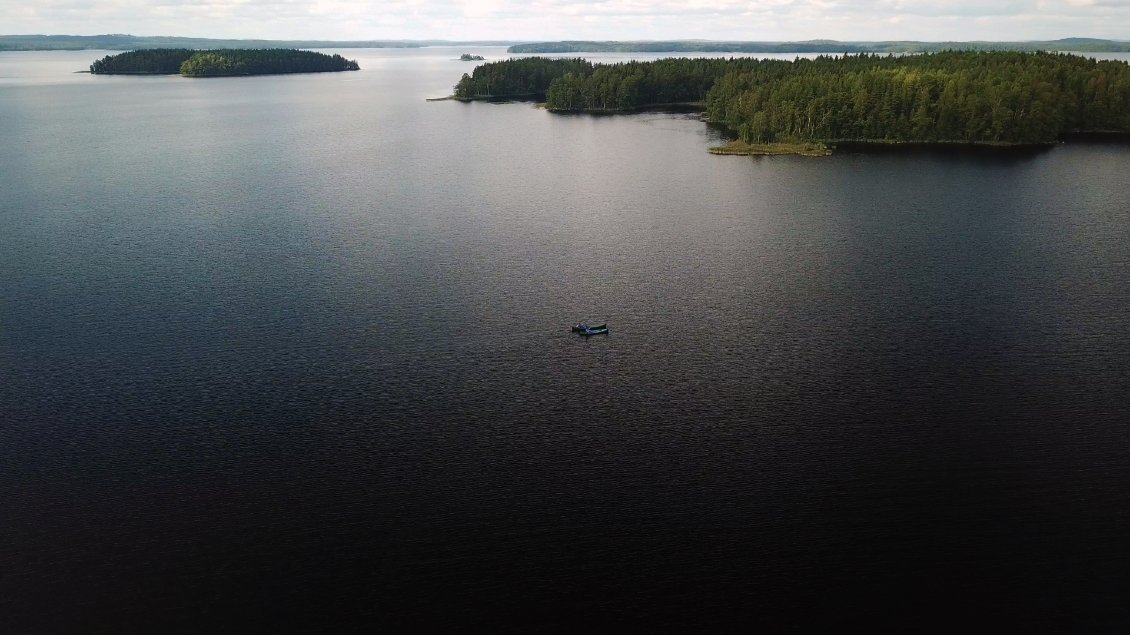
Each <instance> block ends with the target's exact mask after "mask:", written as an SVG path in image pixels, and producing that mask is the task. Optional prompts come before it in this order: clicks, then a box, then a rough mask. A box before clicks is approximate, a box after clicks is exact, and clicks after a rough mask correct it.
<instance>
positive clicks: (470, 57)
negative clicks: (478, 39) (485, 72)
mask: <svg viewBox="0 0 1130 635" xmlns="http://www.w3.org/2000/svg"><path fill="white" fill-rule="evenodd" d="M459 59H460V61H463V62H481V61H483V60H485V59H486V58H485V57H483V56H482V55H471V54H470V53H464V54H462V55H460V56H459Z"/></svg>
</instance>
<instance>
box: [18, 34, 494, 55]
mask: <svg viewBox="0 0 1130 635" xmlns="http://www.w3.org/2000/svg"><path fill="white" fill-rule="evenodd" d="M511 44H514V40H510V41H496V40H481V41H459V42H451V41H447V40H223V39H211V38H195V37H169V36H140V35H124V34H111V35H0V51H81V50H88V49H98V50H106V51H132V50H136V49H153V48H180V49H273V48H307V49H309V48H418V47H421V46H448V45H450V46H508V45H511Z"/></svg>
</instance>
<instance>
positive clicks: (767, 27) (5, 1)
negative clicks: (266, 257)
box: [0, 0, 1130, 40]
mask: <svg viewBox="0 0 1130 635" xmlns="http://www.w3.org/2000/svg"><path fill="white" fill-rule="evenodd" d="M0 33H3V34H28V33H45V34H73V35H96V34H102V33H130V34H133V35H181V36H192V37H224V38H266V39H329V40H344V39H449V40H474V39H501V40H561V39H586V40H588V39H602V40H639V39H685V38H702V39H712V40H807V39H818V38H827V39H837V40H896V39H897V40H901V39H913V40H1032V39H1055V38H1061V37H1072V36H1079V37H1102V38H1113V39H1122V40H1130V0H682V1H678V0H568V1H567V0H530V1H527V2H521V1H519V0H390V1H380V0H97V1H94V0H0Z"/></svg>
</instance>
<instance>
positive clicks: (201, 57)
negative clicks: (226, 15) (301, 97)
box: [90, 49, 360, 77]
mask: <svg viewBox="0 0 1130 635" xmlns="http://www.w3.org/2000/svg"><path fill="white" fill-rule="evenodd" d="M359 69H360V66H358V65H357V62H356V61H354V60H347V59H345V58H344V57H342V56H340V55H336V54H335V55H326V54H325V53H317V52H314V51H301V50H297V49H216V50H207V51H198V50H194V49H142V50H138V51H129V52H126V53H119V54H117V55H107V56H106V57H104V58H102V59H100V60H96V61H95V62H94V63H93V64H91V65H90V72H91V73H94V74H96V75H176V74H180V75H183V76H185V77H234V76H243V75H277V74H284V73H333V72H339V71H355V70H359Z"/></svg>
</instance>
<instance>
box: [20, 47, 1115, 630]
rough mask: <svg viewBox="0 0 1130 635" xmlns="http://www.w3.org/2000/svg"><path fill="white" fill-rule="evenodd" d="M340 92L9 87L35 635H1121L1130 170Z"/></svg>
mask: <svg viewBox="0 0 1130 635" xmlns="http://www.w3.org/2000/svg"><path fill="white" fill-rule="evenodd" d="M334 52H340V53H342V54H343V55H344V56H345V57H347V58H350V59H357V60H358V62H359V63H360V65H361V68H362V70H361V71H360V72H355V73H328V74H313V75H293V76H262V77H248V78H222V79H207V80H202V79H186V78H181V77H125V76H92V75H89V74H76V73H74V71H78V70H83V69H85V68H86V67H87V65H89V63H90V62H91V61H93V60H94V59H97V58H99V57H102V56H103V55H106V54H108V53H107V52H104V51H78V52H29V53H2V54H0V139H2V140H3V142H2V143H0V377H2V381H0V420H2V424H0V510H2V521H0V585H2V586H0V618H2V621H3V623H5V624H7V629H10V630H11V632H26V633H33V632H43V633H56V632H115V633H120V632H208V631H234V630H241V631H248V632H260V631H270V632H277V631H280V630H289V629H299V628H301V629H302V630H308V631H319V630H324V631H326V632H340V631H352V630H366V631H369V630H379V629H385V630H392V631H398V630H423V629H427V628H442V629H444V630H449V631H451V630H454V631H461V630H473V629H475V628H478V627H486V628H491V629H494V630H496V631H523V632H578V631H581V632H584V631H592V630H643V629H657V628H666V629H678V630H684V631H686V630H701V631H712V630H713V631H718V630H723V629H734V628H742V629H743V630H746V629H758V628H760V629H761V630H765V631H768V632H776V631H785V630H801V631H804V630H817V629H820V630H831V629H836V630H843V629H847V628H850V627H861V628H866V629H868V630H876V629H878V630H888V629H890V630H893V629H900V630H910V629H912V630H915V631H930V630H950V629H962V630H969V629H971V628H976V627H979V626H984V625H986V624H990V623H992V624H1000V625H1003V626H1005V627H1007V628H1009V629H1010V630H1014V631H1030V632H1031V631H1035V632H1040V631H1044V632H1063V631H1065V630H1080V631H1085V632H1124V631H1125V630H1126V629H1127V628H1128V627H1130V608H1127V606H1126V603H1125V598H1126V595H1127V593H1128V592H1130V542H1128V541H1127V535H1128V532H1130V487H1128V485H1130V434H1128V433H1127V428H1126V425H1127V422H1128V421H1130V397H1127V389H1128V388H1130V255H1128V254H1130V247H1128V246H1130V206H1128V205H1127V201H1130V179H1127V178H1126V175H1127V172H1128V168H1130V144H1127V143H1117V142H1109V141H1106V142H1103V141H1087V142H1073V143H1068V144H1061V145H1058V146H1056V147H1053V148H1047V149H1040V150H1022V151H1016V150H985V149H981V150H977V151H969V150H963V149H947V150H923V149H898V150H886V151H870V152H864V151H844V152H840V153H837V154H836V155H835V156H832V157H828V158H815V159H814V158H804V157H719V156H713V155H710V154H708V153H707V151H706V150H707V148H708V147H709V146H711V145H715V144H717V143H719V142H720V141H721V140H722V136H721V134H720V133H719V132H718V131H715V130H712V129H711V128H710V127H708V126H707V125H706V124H704V123H702V122H701V121H700V120H699V119H698V117H697V115H694V114H685V113H684V114H678V113H647V114H636V115H618V116H588V115H583V116H569V115H554V114H550V113H547V112H545V111H544V110H540V109H538V108H536V107H535V106H533V105H531V104H523V103H515V104H486V103H474V104H462V103H458V102H454V101H441V102H427V101H425V99H426V98H431V97H442V96H445V95H448V94H450V93H451V88H452V86H453V85H454V84H455V83H456V82H457V81H458V79H459V78H460V76H461V75H462V74H463V73H464V72H470V71H471V70H472V68H473V66H474V65H473V63H469V62H460V61H458V60H457V58H458V56H459V54H460V53H463V52H469V53H477V54H482V55H484V56H485V57H487V59H488V60H494V59H499V58H503V57H505V53H504V49H501V48H491V47H464V48H458V49H456V48H424V49H385V50H378V49H371V50H344V51H334ZM608 58H609V56H601V58H600V59H601V61H604V60H605V59H608ZM1122 58H1123V59H1130V56H1125V55H1124V56H1123V57H1122ZM594 59H595V58H594ZM616 59H626V57H620V58H616ZM580 320H595V321H607V322H608V324H609V326H610V329H611V332H610V333H609V334H608V335H604V336H596V337H592V338H588V339H585V338H581V337H579V336H577V335H573V334H571V333H570V332H569V327H570V326H571V325H572V324H574V323H576V322H578V321H580Z"/></svg>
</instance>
